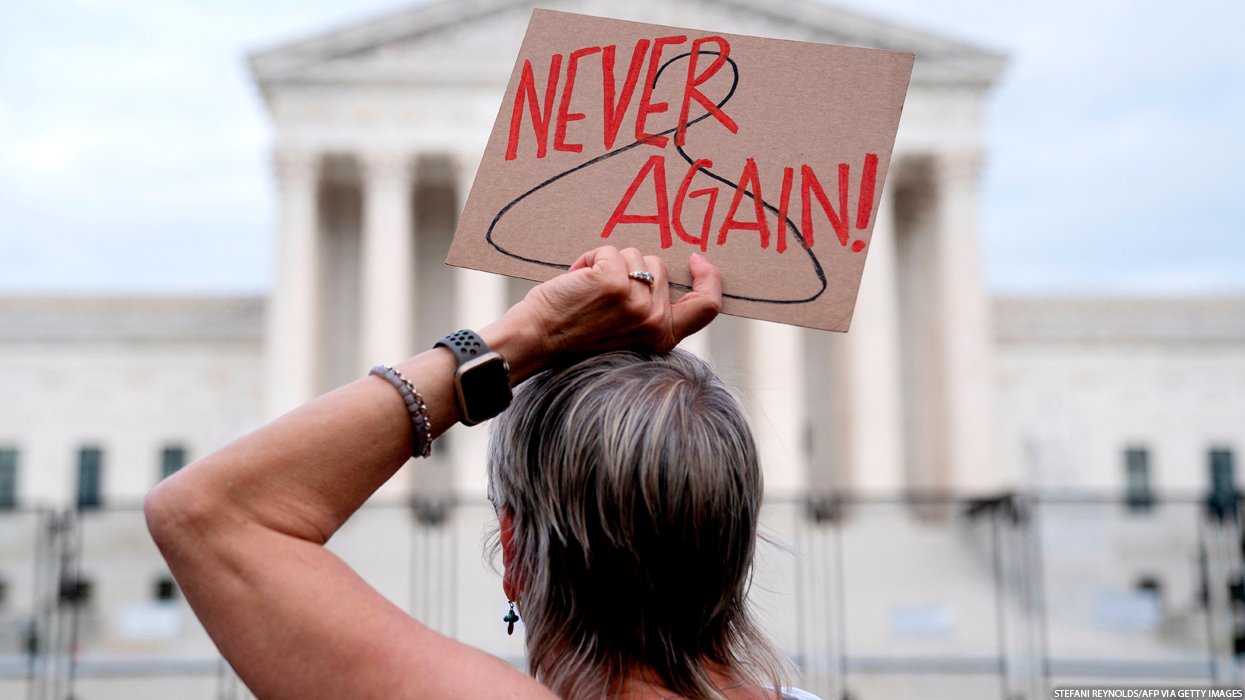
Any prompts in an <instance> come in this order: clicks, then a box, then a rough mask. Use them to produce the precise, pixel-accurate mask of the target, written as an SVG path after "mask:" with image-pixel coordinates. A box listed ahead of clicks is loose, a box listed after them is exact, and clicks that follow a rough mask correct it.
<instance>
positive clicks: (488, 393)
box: [433, 329, 513, 425]
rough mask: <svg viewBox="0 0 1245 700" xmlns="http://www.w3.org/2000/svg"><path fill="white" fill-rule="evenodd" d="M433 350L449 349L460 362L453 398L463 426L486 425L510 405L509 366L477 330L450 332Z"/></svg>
mask: <svg viewBox="0 0 1245 700" xmlns="http://www.w3.org/2000/svg"><path fill="white" fill-rule="evenodd" d="M433 347H436V348H449V350H450V352H452V353H454V357H455V358H456V359H457V360H458V369H457V370H455V371H454V395H455V396H456V397H457V399H458V413H459V415H460V416H462V422H463V424H464V425H475V424H477V423H483V422H484V421H486V420H488V419H489V418H492V417H493V416H495V415H497V414H498V413H501V412H502V411H504V410H505V409H506V407H507V406H509V405H510V399H511V398H512V397H513V395H512V394H511V393H510V365H508V364H506V360H505V358H503V357H502V356H501V355H499V354H497V353H495V352H493V351H492V350H490V349H489V346H488V345H485V343H484V340H483V339H481V338H480V336H478V335H476V333H475V332H474V331H470V330H466V329H464V330H461V331H457V332H455V333H451V334H449V335H447V336H445V337H444V338H442V339H440V340H438V341H437V344H436V345H434V346H433Z"/></svg>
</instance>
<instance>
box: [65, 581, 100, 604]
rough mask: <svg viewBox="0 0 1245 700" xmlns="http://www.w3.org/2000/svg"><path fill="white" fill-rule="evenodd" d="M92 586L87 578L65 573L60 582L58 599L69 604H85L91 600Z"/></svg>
mask: <svg viewBox="0 0 1245 700" xmlns="http://www.w3.org/2000/svg"><path fill="white" fill-rule="evenodd" d="M94 587H95V586H94V584H93V582H92V581H91V579H89V578H86V577H84V576H75V575H73V574H66V575H65V576H64V577H63V578H62V579H61V583H60V601H61V602H62V603H68V604H70V605H86V604H88V603H90V602H91V592H92V590H93V589H94Z"/></svg>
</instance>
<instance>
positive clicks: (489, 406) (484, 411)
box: [458, 354, 511, 422]
mask: <svg viewBox="0 0 1245 700" xmlns="http://www.w3.org/2000/svg"><path fill="white" fill-rule="evenodd" d="M477 363H478V364H477ZM458 381H459V385H460V386H461V387H462V394H461V396H462V397H463V402H464V403H465V404H466V405H465V406H464V407H463V408H464V409H465V411H466V413H467V415H466V416H464V418H467V419H469V420H472V421H475V422H479V421H482V420H487V419H489V418H492V417H493V416H495V415H497V414H498V413H501V412H502V411H503V410H505V408H506V407H507V406H509V405H510V398H511V393H510V372H509V370H508V369H507V368H506V361H505V360H503V359H502V357H501V355H497V354H493V355H492V356H491V357H490V356H487V355H486V356H484V357H481V358H479V359H478V360H473V361H472V362H471V363H470V364H468V365H464V367H463V371H462V374H461V375H459V379H458Z"/></svg>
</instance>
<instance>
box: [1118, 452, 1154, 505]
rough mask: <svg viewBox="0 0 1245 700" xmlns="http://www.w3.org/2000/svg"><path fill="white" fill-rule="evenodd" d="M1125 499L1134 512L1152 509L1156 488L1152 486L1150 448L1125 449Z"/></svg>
mask: <svg viewBox="0 0 1245 700" xmlns="http://www.w3.org/2000/svg"><path fill="white" fill-rule="evenodd" d="M1124 500H1125V502H1126V503H1127V504H1128V509H1129V510H1130V511H1133V512H1144V511H1148V510H1150V507H1151V506H1153V505H1154V490H1153V489H1152V488H1151V486H1150V450H1148V449H1146V448H1144V447H1129V448H1127V449H1125V450H1124Z"/></svg>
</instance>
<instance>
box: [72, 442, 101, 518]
mask: <svg viewBox="0 0 1245 700" xmlns="http://www.w3.org/2000/svg"><path fill="white" fill-rule="evenodd" d="M103 471H104V451H103V450H101V449H100V448H98V447H83V448H82V449H80V450H78V507H79V508H98V507H99V506H100V503H101V500H100V483H101V481H103Z"/></svg>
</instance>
